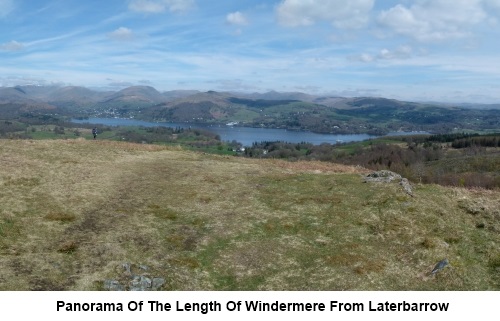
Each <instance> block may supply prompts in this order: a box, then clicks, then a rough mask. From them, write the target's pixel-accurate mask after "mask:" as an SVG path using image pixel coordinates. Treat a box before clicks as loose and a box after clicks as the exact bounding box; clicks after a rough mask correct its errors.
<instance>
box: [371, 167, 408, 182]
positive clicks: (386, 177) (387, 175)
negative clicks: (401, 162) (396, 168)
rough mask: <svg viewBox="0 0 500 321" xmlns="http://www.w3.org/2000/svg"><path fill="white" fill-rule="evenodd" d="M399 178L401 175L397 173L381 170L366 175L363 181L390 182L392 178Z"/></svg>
mask: <svg viewBox="0 0 500 321" xmlns="http://www.w3.org/2000/svg"><path fill="white" fill-rule="evenodd" d="M401 178H402V177H401V175H399V174H397V173H394V172H391V171H388V170H381V171H376V172H373V173H370V174H368V175H366V177H365V182H382V183H390V182H392V181H393V180H401Z"/></svg>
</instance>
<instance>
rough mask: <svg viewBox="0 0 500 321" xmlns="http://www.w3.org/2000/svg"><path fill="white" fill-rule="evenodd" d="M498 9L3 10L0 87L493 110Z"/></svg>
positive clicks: (28, 0)
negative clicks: (286, 94) (392, 101)
mask: <svg viewBox="0 0 500 321" xmlns="http://www.w3.org/2000/svg"><path fill="white" fill-rule="evenodd" d="M499 39H500V0H387V1H383V0H349V1H347V0H282V1H279V0H277V1H272V0H238V1H236V0H216V1H215V0H106V1H103V0H99V1H93V0H86V1H81V0H47V1H44V0H0V86H14V85H23V84H40V85H49V84H61V85H75V86H86V87H91V88H97V87H100V88H103V89H121V88H124V87H126V86H130V85H150V86H153V87H155V88H157V89H158V90H161V91H163V90H174V89H198V90H217V91H245V92H264V91H268V90H277V91H302V92H307V93H311V94H332V95H342V96H383V97H388V98H397V99H404V100H416V101H446V102H483V103H500V40H499Z"/></svg>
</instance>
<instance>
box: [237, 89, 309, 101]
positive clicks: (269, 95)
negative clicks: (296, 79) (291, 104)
mask: <svg viewBox="0 0 500 321" xmlns="http://www.w3.org/2000/svg"><path fill="white" fill-rule="evenodd" d="M234 96H237V97H245V98H249V99H264V100H300V101H307V102H313V101H314V100H315V99H316V98H318V97H317V96H313V95H309V94H304V93H301V92H277V91H274V90H272V91H268V92H266V93H252V94H241V93H240V94H239V93H234Z"/></svg>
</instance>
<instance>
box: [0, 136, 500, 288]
mask: <svg viewBox="0 0 500 321" xmlns="http://www.w3.org/2000/svg"><path fill="white" fill-rule="evenodd" d="M0 159H1V162H2V167H1V169H0V190H1V193H0V236H1V237H0V254H1V255H0V268H1V270H2V275H1V277H0V289H1V290H101V289H107V288H109V284H121V286H123V288H130V287H131V286H132V285H131V282H135V281H134V280H136V279H135V278H133V277H132V276H131V274H130V270H131V267H132V270H134V269H135V270H134V271H142V272H140V273H141V276H140V278H139V279H140V280H143V281H147V280H148V279H153V278H156V279H157V280H159V279H161V280H163V281H164V282H162V283H161V287H160V289H162V290H234V289H237V290H498V289H500V278H499V272H498V269H499V268H500V251H499V248H500V246H499V245H500V236H499V233H498V231H499V230H500V224H499V219H498V218H499V216H500V213H499V211H498V209H499V208H500V192H499V191H469V190H464V189H451V188H443V187H439V186H434V185H422V186H416V188H415V191H414V195H415V196H414V197H410V196H408V195H406V194H405V193H404V192H403V191H402V190H401V188H400V186H399V185H397V184H388V185H378V184H372V183H363V180H362V175H361V174H364V173H366V171H365V170H363V169H361V168H356V167H348V166H342V165H336V164H329V163H320V162H296V163H289V162H282V161H276V160H253V159H243V158H235V157H219V156H214V155H206V154H201V153H193V152H188V151H184V150H180V149H178V148H166V147H160V146H155V145H145V144H129V143H119V142H106V141H86V140H83V139H80V140H68V141H63V140H56V141H16V140H0ZM443 258H448V260H449V261H450V264H451V267H448V268H446V269H444V270H443V271H440V272H439V273H438V274H437V275H435V276H430V275H429V274H428V273H429V272H430V270H431V269H432V267H433V266H434V264H435V263H436V262H437V261H439V260H441V259H443ZM134 273H139V272H134ZM136 276H137V275H136Z"/></svg>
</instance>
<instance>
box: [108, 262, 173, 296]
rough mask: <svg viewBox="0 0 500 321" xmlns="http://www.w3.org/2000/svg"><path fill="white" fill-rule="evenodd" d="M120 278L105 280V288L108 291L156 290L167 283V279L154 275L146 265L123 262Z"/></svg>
mask: <svg viewBox="0 0 500 321" xmlns="http://www.w3.org/2000/svg"><path fill="white" fill-rule="evenodd" d="M120 270H121V276H120V277H119V279H118V280H112V279H108V280H104V284H103V288H104V290H108V291H156V290H160V289H161V287H162V286H163V285H164V284H165V279H164V278H161V277H153V276H151V275H150V273H149V267H148V266H146V265H139V266H135V265H133V264H130V263H123V264H122V265H121V267H120Z"/></svg>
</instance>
